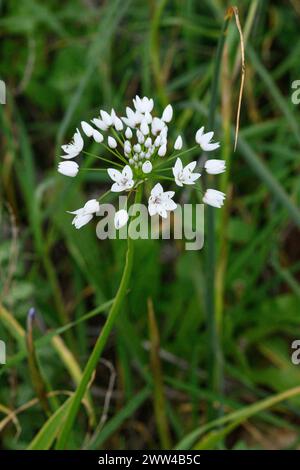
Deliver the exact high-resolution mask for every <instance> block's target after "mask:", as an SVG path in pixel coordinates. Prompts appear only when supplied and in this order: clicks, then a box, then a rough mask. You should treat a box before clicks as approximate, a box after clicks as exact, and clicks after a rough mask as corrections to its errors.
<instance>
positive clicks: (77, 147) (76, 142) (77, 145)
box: [61, 129, 84, 158]
mask: <svg viewBox="0 0 300 470" xmlns="http://www.w3.org/2000/svg"><path fill="white" fill-rule="evenodd" d="M83 144H84V142H83V138H82V137H81V134H80V132H79V130H78V129H76V132H75V134H74V135H73V139H72V140H71V142H70V143H69V144H67V145H62V146H61V148H62V149H63V151H64V152H65V153H66V154H67V155H63V156H62V158H74V157H77V155H79V153H80V152H81V150H82V149H83Z"/></svg>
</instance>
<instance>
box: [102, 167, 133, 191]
mask: <svg viewBox="0 0 300 470" xmlns="http://www.w3.org/2000/svg"><path fill="white" fill-rule="evenodd" d="M107 173H108V174H109V176H110V177H111V179H112V180H113V181H115V183H114V184H113V185H112V187H111V191H112V192H114V193H118V192H120V191H126V190H128V189H131V188H132V187H133V185H134V181H133V173H132V169H131V168H130V166H129V165H126V166H124V168H123V170H122V172H120V171H119V170H115V169H114V168H108V169H107Z"/></svg>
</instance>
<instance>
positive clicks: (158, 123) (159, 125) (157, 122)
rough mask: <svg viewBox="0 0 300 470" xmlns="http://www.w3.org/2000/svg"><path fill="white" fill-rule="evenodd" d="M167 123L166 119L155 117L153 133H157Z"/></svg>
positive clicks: (152, 124) (152, 126) (152, 127)
mask: <svg viewBox="0 0 300 470" xmlns="http://www.w3.org/2000/svg"><path fill="white" fill-rule="evenodd" d="M165 125H166V124H165V123H164V121H162V120H161V119H159V118H158V117H154V118H153V119H152V123H151V132H152V134H153V135H156V134H157V133H158V132H160V131H162V130H163V128H164V127H165Z"/></svg>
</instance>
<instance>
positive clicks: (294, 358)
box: [291, 339, 300, 366]
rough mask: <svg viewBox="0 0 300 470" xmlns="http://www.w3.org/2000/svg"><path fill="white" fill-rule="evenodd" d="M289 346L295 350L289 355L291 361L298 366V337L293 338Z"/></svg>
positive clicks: (299, 359) (299, 353) (299, 357)
mask: <svg viewBox="0 0 300 470" xmlns="http://www.w3.org/2000/svg"><path fill="white" fill-rule="evenodd" d="M291 348H292V349H294V350H295V351H294V352H293V353H292V355H291V361H292V363H293V364H294V365H295V366H298V365H299V364H300V339H295V340H294V341H293V342H292V344H291Z"/></svg>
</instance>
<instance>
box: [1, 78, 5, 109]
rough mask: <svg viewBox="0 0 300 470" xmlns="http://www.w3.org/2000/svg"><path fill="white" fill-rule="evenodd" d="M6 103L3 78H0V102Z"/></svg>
mask: <svg viewBox="0 0 300 470" xmlns="http://www.w3.org/2000/svg"><path fill="white" fill-rule="evenodd" d="M5 103H6V85H5V83H4V81H3V80H0V104H5Z"/></svg>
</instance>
